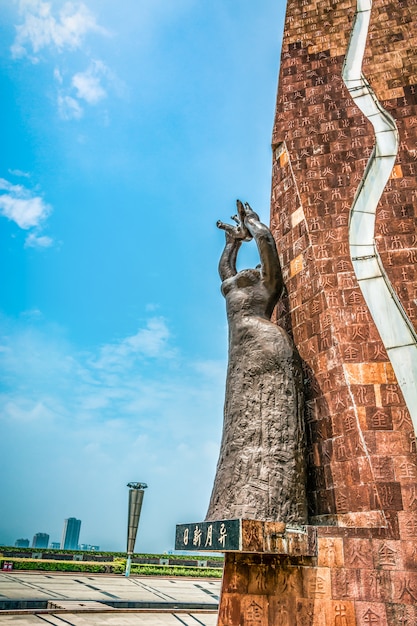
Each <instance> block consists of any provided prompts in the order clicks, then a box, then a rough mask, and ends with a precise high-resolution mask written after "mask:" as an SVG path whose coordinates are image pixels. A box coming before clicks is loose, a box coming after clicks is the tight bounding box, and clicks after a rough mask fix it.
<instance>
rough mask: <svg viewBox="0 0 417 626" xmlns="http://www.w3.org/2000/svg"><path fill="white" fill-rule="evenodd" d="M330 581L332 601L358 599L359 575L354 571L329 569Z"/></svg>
mask: <svg viewBox="0 0 417 626" xmlns="http://www.w3.org/2000/svg"><path fill="white" fill-rule="evenodd" d="M331 579H332V598H333V599H334V600H336V599H337V600H344V599H345V598H346V599H349V600H352V599H358V598H359V573H358V571H357V570H356V569H345V568H340V569H339V568H334V569H331Z"/></svg>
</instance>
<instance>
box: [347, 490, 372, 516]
mask: <svg viewBox="0 0 417 626" xmlns="http://www.w3.org/2000/svg"><path fill="white" fill-rule="evenodd" d="M349 509H350V510H351V511H369V509H370V497H369V489H368V485H358V484H357V485H356V486H355V485H352V487H350V489H349Z"/></svg>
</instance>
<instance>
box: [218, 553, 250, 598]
mask: <svg viewBox="0 0 417 626" xmlns="http://www.w3.org/2000/svg"><path fill="white" fill-rule="evenodd" d="M248 585H249V565H248V564H247V563H242V560H241V559H239V557H235V558H233V556H232V555H228V556H227V558H226V562H225V567H224V570H223V583H222V590H223V592H224V593H227V594H234V593H236V594H245V593H248Z"/></svg>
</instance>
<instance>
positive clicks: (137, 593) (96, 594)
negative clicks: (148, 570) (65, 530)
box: [0, 572, 220, 602]
mask: <svg viewBox="0 0 417 626" xmlns="http://www.w3.org/2000/svg"><path fill="white" fill-rule="evenodd" d="M0 595H1V596H2V597H3V599H10V600H16V599H19V600H29V599H30V600H49V599H67V600H96V601H106V600H107V601H108V600H131V601H142V602H152V601H153V602H158V601H168V602H169V601H171V602H213V601H218V598H219V595H220V580H206V579H190V578H181V579H163V578H158V577H155V578H152V577H150V576H149V577H148V576H147V577H135V576H132V577H130V578H125V577H121V576H119V577H117V576H110V575H103V576H83V575H80V574H79V573H75V574H74V573H68V574H59V575H56V574H54V575H52V574H49V575H39V574H32V573H27V572H14V573H7V574H6V573H0Z"/></svg>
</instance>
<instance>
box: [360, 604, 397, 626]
mask: <svg viewBox="0 0 417 626" xmlns="http://www.w3.org/2000/svg"><path fill="white" fill-rule="evenodd" d="M355 610H356V623H357V626H369V625H370V624H372V626H390V625H389V624H388V622H387V616H386V611H385V605H384V604H382V603H379V602H356V603H355Z"/></svg>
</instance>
